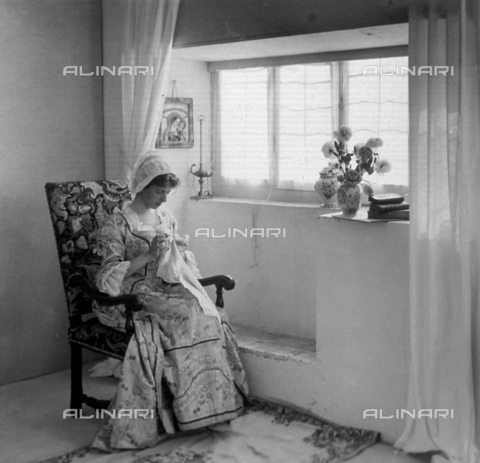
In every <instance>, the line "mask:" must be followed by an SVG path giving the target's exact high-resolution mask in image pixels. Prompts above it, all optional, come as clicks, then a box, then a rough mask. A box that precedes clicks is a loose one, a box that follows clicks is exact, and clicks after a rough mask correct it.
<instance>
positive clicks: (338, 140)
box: [322, 125, 392, 191]
mask: <svg viewBox="0 0 480 463" xmlns="http://www.w3.org/2000/svg"><path fill="white" fill-rule="evenodd" d="M333 136H334V138H335V140H334V141H333V142H331V141H329V142H326V143H325V144H324V145H323V147H322V152H323V154H324V155H325V157H326V158H328V159H329V161H330V162H329V164H328V170H329V171H330V172H331V173H332V174H336V175H337V178H338V181H339V182H344V181H346V182H350V183H360V182H361V181H362V176H363V174H365V173H367V174H368V175H372V174H373V172H375V171H376V172H377V173H379V174H382V173H385V172H388V171H390V170H391V167H392V166H391V165H390V163H389V162H388V161H386V160H385V159H382V160H380V159H379V155H378V153H376V152H375V150H376V149H377V148H379V147H380V146H382V145H383V140H382V139H381V138H369V139H368V140H367V142H366V143H357V144H356V145H355V146H354V149H353V153H352V152H349V151H348V148H347V143H346V142H347V141H348V140H350V138H351V137H352V130H351V129H350V127H347V126H346V125H342V126H340V127H339V128H338V130H336V131H335V132H333ZM352 161H355V162H356V165H354V164H353V162H352ZM350 171H353V172H356V174H349V172H350ZM347 174H348V175H347ZM372 190H373V187H371V186H370V188H369V189H368V191H372Z"/></svg>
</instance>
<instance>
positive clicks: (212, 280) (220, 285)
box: [198, 275, 235, 309]
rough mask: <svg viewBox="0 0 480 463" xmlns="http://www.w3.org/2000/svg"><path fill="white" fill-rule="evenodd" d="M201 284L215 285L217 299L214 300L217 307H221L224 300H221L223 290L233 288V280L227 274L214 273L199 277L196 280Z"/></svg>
mask: <svg viewBox="0 0 480 463" xmlns="http://www.w3.org/2000/svg"><path fill="white" fill-rule="evenodd" d="M198 281H199V282H200V284H201V285H202V286H211V285H215V286H216V288H217V290H216V294H217V299H216V301H215V305H216V306H217V307H221V308H222V309H223V307H224V305H225V304H224V302H223V290H224V289H225V290H226V291H231V290H232V289H233V288H235V280H234V279H233V278H232V277H229V276H228V275H215V276H212V277H207V278H201V279H199V280H198Z"/></svg>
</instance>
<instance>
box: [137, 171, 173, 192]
mask: <svg viewBox="0 0 480 463" xmlns="http://www.w3.org/2000/svg"><path fill="white" fill-rule="evenodd" d="M178 185H180V179H179V178H178V177H177V176H176V175H175V174H162V175H157V176H156V177H155V178H154V179H153V180H152V181H151V182H150V183H149V184H148V185H147V186H146V187H145V188H144V189H146V188H149V187H151V186H157V187H160V188H165V187H170V188H177V187H178Z"/></svg>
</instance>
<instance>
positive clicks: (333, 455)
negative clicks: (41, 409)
mask: <svg viewBox="0 0 480 463" xmlns="http://www.w3.org/2000/svg"><path fill="white" fill-rule="evenodd" d="M378 439H379V434H378V433H377V432H374V431H365V430H360V429H355V428H347V427H343V426H338V425H335V424H332V423H327V422H325V421H323V420H320V419H318V418H313V417H311V416H308V415H305V414H302V413H300V412H298V411H295V410H293V409H291V408H288V407H285V406H282V405H278V404H274V403H271V402H267V401H265V400H263V399H257V398H251V404H250V405H249V407H248V409H247V410H246V412H245V414H244V415H242V416H241V417H240V418H237V419H236V420H233V421H232V422H231V423H230V426H229V430H227V431H223V432H219V431H212V430H205V431H201V432H196V433H189V434H183V435H178V436H176V437H174V438H171V439H169V440H166V441H163V442H162V443H161V444H159V445H157V446H156V447H152V448H150V449H145V450H135V451H120V452H116V453H105V452H101V451H99V450H95V449H92V448H91V447H90V446H88V447H83V448H80V449H77V450H74V451H72V452H69V453H66V454H64V455H60V456H57V457H54V458H49V459H47V460H42V461H41V462H38V463H227V462H230V463H337V462H340V461H345V460H348V459H350V458H352V457H354V456H355V455H358V454H359V453H360V452H362V451H363V450H365V449H366V448H368V447H370V446H371V445H373V444H375V443H376V442H377V441H378Z"/></svg>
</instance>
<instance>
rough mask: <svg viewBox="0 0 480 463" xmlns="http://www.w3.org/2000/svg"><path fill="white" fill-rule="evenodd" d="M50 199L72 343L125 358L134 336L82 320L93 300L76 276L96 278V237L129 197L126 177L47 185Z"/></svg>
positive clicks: (99, 258) (97, 264) (90, 308)
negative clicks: (96, 233)
mask: <svg viewBox="0 0 480 463" xmlns="http://www.w3.org/2000/svg"><path fill="white" fill-rule="evenodd" d="M45 190H46V194H47V200H48V205H49V210H50V216H51V220H52V225H53V230H54V234H55V240H56V244H57V251H58V258H59V262H60V271H61V275H62V280H63V286H64V290H65V296H66V300H67V308H68V315H69V320H70V330H69V341H70V342H73V343H76V344H80V345H81V346H82V347H85V348H87V349H90V350H94V351H97V352H101V353H104V354H106V355H109V356H112V357H115V358H120V359H121V358H123V356H124V354H125V350H126V344H127V342H126V341H128V339H130V336H131V335H130V334H126V333H120V332H118V331H117V330H115V329H113V328H110V327H106V326H104V325H101V324H100V323H99V322H98V321H97V320H96V319H94V320H92V321H89V322H88V323H85V324H82V323H78V321H79V319H80V316H81V315H85V314H87V313H90V312H92V307H91V306H92V304H91V301H90V300H89V299H88V297H87V295H86V293H85V292H84V291H83V289H82V288H81V287H79V286H78V283H77V281H78V280H76V279H75V277H78V276H84V275H85V273H86V274H87V275H89V276H90V277H91V278H92V279H93V277H94V275H95V273H96V271H97V269H98V267H99V266H100V263H101V256H99V255H97V254H96V252H95V242H94V241H93V240H92V238H91V237H92V236H93V234H94V232H95V231H97V230H98V228H99V227H101V226H102V224H103V223H104V222H105V220H106V219H107V218H108V217H109V216H110V215H111V214H112V213H113V212H118V211H120V210H121V209H122V208H123V206H124V204H125V202H127V201H129V200H130V198H131V196H130V191H129V188H128V185H127V182H126V180H100V181H75V182H64V183H47V185H46V186H45Z"/></svg>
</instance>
